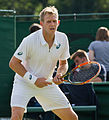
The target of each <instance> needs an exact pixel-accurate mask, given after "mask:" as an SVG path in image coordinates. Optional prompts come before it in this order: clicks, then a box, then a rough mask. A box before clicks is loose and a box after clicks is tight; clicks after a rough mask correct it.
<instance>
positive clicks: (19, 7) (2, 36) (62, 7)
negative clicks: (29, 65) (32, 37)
mask: <svg viewBox="0 0 109 120" xmlns="http://www.w3.org/2000/svg"><path fill="white" fill-rule="evenodd" d="M46 6H55V7H56V8H57V9H58V11H59V19H60V20H61V23H60V26H59V28H58V30H59V31H62V32H65V33H66V34H67V36H68V39H69V43H70V53H71V54H72V53H73V52H75V51H76V50H77V49H83V50H86V51H87V52H88V49H87V48H88V46H89V44H90V43H91V42H92V41H94V40H95V35H96V31H97V29H98V28H99V27H101V26H104V27H107V28H109V0H62V1H61V0H0V68H1V69H0V120H4V118H9V117H10V114H11V112H10V96H11V90H12V84H13V77H14V72H13V71H12V70H11V69H10V68H9V65H8V64H9V61H10V58H11V57H12V55H13V53H14V51H15V50H16V48H17V47H18V46H19V44H20V43H21V41H22V39H23V38H24V37H25V36H27V35H29V34H30V32H29V26H30V25H31V24H32V23H35V22H36V23H39V19H38V18H39V12H40V11H41V10H42V9H43V8H44V7H46ZM72 64H73V63H72V62H71V61H70V60H69V69H71V65H72ZM94 89H95V92H96V94H97V97H98V98H99V103H100V104H99V109H98V120H109V101H108V100H109V83H102V84H99V85H98V84H94ZM82 115H83V116H84V114H83V113H82ZM85 116H86V113H85ZM86 119H88V120H90V119H89V118H88V116H87V118H86ZM80 120H85V118H84V117H83V118H80Z"/></svg>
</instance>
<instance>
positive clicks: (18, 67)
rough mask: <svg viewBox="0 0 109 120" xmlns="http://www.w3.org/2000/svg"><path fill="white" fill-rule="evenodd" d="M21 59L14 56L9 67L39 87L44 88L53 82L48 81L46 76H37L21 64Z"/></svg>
mask: <svg viewBox="0 0 109 120" xmlns="http://www.w3.org/2000/svg"><path fill="white" fill-rule="evenodd" d="M21 62H22V61H21V60H19V59H18V58H16V57H15V56H13V57H12V58H11V60H10V62H9V67H10V68H11V69H12V70H13V71H14V72H16V73H17V74H19V75H20V76H21V77H23V78H24V79H25V80H28V81H29V82H31V83H33V84H35V85H36V86H37V87H39V88H42V87H44V86H47V85H51V84H52V83H51V82H47V81H46V78H44V77H42V78H37V77H36V76H34V75H32V74H31V73H29V72H27V70H26V69H25V67H24V66H23V65H22V64H21ZM29 75H31V76H32V79H30V76H29Z"/></svg>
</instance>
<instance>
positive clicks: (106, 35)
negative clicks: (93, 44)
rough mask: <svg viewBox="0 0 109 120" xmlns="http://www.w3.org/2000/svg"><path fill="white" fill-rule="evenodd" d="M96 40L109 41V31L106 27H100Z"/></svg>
mask: <svg viewBox="0 0 109 120" xmlns="http://www.w3.org/2000/svg"><path fill="white" fill-rule="evenodd" d="M96 40H97V41H104V40H106V41H109V30H108V28H106V27H100V28H98V30H97V33H96Z"/></svg>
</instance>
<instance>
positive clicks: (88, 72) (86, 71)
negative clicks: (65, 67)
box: [61, 61, 101, 85]
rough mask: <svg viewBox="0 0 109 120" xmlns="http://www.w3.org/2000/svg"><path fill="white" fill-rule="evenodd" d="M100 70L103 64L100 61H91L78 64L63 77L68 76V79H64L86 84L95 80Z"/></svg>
mask: <svg viewBox="0 0 109 120" xmlns="http://www.w3.org/2000/svg"><path fill="white" fill-rule="evenodd" d="M100 71H101V66H100V64H99V63H98V62H95V61H89V62H85V63H82V64H80V65H78V66H76V67H75V68H73V69H72V70H71V71H70V72H68V73H66V74H65V75H63V76H62V77H61V78H64V77H66V76H68V80H64V81H65V82H69V83H71V84H74V85H84V84H86V83H88V82H93V80H94V79H95V78H96V77H97V76H98V75H99V73H100Z"/></svg>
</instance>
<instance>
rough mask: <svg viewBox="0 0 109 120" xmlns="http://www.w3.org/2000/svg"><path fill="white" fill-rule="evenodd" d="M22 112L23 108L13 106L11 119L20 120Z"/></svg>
mask: <svg viewBox="0 0 109 120" xmlns="http://www.w3.org/2000/svg"><path fill="white" fill-rule="evenodd" d="M23 114H24V108H20V107H13V108H12V115H11V120H22V119H23Z"/></svg>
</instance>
